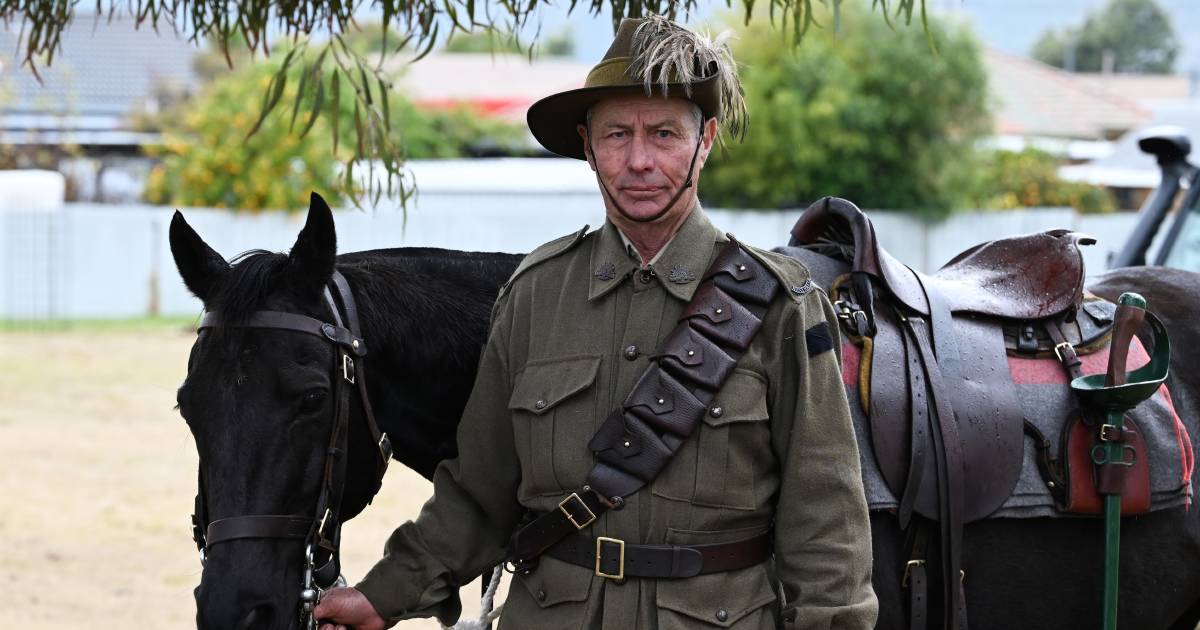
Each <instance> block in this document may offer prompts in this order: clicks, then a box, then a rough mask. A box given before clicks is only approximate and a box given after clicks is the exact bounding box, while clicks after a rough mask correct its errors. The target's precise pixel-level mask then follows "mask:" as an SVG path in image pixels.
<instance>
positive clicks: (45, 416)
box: [0, 324, 502, 630]
mask: <svg viewBox="0 0 1200 630" xmlns="http://www.w3.org/2000/svg"><path fill="white" fill-rule="evenodd" d="M193 338H194V335H193V333H191V332H190V331H188V330H187V329H186V328H185V327H183V326H163V325H161V324H160V325H144V326H139V327H133V328H129V329H104V328H99V329H86V328H83V329H73V330H65V331H50V332H41V331H38V332H11V331H8V332H5V331H0V497H2V498H3V502H2V504H0V540H3V541H4V543H3V544H0V591H3V592H4V594H5V600H6V608H7V614H6V615H5V617H6V618H8V619H9V621H8V622H6V624H5V625H9V624H11V625H12V626H15V627H20V628H24V629H26V630H42V629H50V628H55V629H57V628H65V627H79V626H80V623H81V622H82V623H83V624H84V625H86V626H88V627H96V628H115V627H134V628H166V629H174V628H194V627H195V623H194V621H193V619H194V616H195V602H194V600H193V599H192V589H193V588H194V587H195V586H196V584H197V583H199V580H200V563H199V560H198V558H197V556H196V552H195V547H194V546H193V544H192V541H191V533H190V524H189V515H190V514H191V511H192V499H193V496H194V494H195V483H196V452H195V447H194V445H193V443H192V439H191V435H190V434H189V433H188V430H187V427H186V426H185V425H184V422H183V420H182V419H181V418H180V417H179V415H178V413H177V412H176V411H175V410H174V409H173V408H172V407H173V406H174V404H175V389H176V387H178V385H179V383H180V382H181V381H182V379H183V376H184V373H185V371H186V362H187V354H188V349H189V348H190V347H191V343H192V340H193ZM430 490H431V486H430V484H429V483H428V482H427V481H425V480H424V479H422V478H421V477H419V476H417V475H416V474H415V473H413V472H411V471H409V470H408V469H406V468H404V467H403V466H400V465H398V464H397V465H393V466H391V468H390V469H389V471H388V476H387V479H386V480H385V482H384V487H383V490H382V492H381V493H380V494H379V496H378V497H377V498H376V500H375V503H374V504H373V505H372V506H371V507H369V508H368V509H367V511H366V512H364V513H363V515H361V516H359V517H358V518H357V519H355V520H353V521H351V522H350V523H347V524H346V526H345V529H344V532H343V540H344V542H343V547H342V550H343V570H344V572H345V575H346V578H347V579H348V580H349V581H350V582H351V583H353V582H354V581H355V580H356V579H358V578H359V577H361V576H362V574H363V573H364V572H365V571H366V570H367V569H368V568H369V567H370V566H371V564H372V563H373V562H374V561H375V560H376V559H377V558H378V557H379V554H380V552H381V549H382V545H383V542H384V540H385V539H386V538H387V535H388V534H389V533H390V532H391V530H392V528H393V527H395V526H396V525H397V524H399V523H401V522H403V521H404V520H407V519H409V518H412V517H413V516H415V515H416V514H417V513H418V511H419V510H420V507H421V504H422V503H423V502H424V500H425V499H426V498H427V496H428V494H429V492H430ZM478 593H479V586H478V584H474V585H471V586H469V587H466V588H464V589H463V604H464V609H465V610H464V616H466V615H471V616H474V615H475V614H477V612H478V596H477V594H478ZM501 601H502V599H501ZM397 627H399V628H413V629H417V628H433V629H436V628H438V627H439V625H438V624H437V623H436V622H434V621H429V620H420V621H416V620H414V621H410V622H404V623H401V624H400V625H399V626H397Z"/></svg>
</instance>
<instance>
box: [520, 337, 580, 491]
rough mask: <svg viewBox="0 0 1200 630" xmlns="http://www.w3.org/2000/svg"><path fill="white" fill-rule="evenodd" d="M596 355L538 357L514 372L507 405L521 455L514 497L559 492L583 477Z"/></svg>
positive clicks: (574, 484) (578, 481) (577, 483)
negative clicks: (516, 490) (514, 377)
mask: <svg viewBox="0 0 1200 630" xmlns="http://www.w3.org/2000/svg"><path fill="white" fill-rule="evenodd" d="M599 369H600V357H599V356H596V355H583V356H580V355H577V356H571V357H559V358H553V359H538V360H534V361H530V362H529V363H527V364H525V368H524V369H523V370H522V371H521V372H520V373H519V374H517V377H516V382H515V384H514V386H513V392H512V396H511V397H509V400H508V408H509V410H510V412H511V413H512V419H513V439H514V441H515V444H516V447H517V457H518V459H520V461H521V485H520V487H519V489H518V494H519V497H518V498H519V499H520V500H524V499H527V498H530V497H534V496H544V495H555V494H561V493H562V492H563V491H564V490H566V489H568V488H575V487H577V486H578V485H579V484H581V483H583V480H584V478H585V477H586V476H587V471H588V469H589V468H590V467H591V463H592V454H591V452H590V451H588V448H587V443H588V439H589V438H590V437H591V435H592V433H593V431H594V426H595V406H596V401H595V392H594V391H593V387H592V385H593V384H594V383H595V380H596V374H597V372H598V371H599Z"/></svg>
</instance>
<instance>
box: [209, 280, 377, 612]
mask: <svg viewBox="0 0 1200 630" xmlns="http://www.w3.org/2000/svg"><path fill="white" fill-rule="evenodd" d="M331 289H332V290H331ZM324 297H325V303H326V304H327V305H328V306H329V309H330V311H331V312H332V314H333V322H332V323H330V322H325V321H321V320H319V319H315V318H312V317H308V316H307V315H299V314H296V313H285V312H280V311H265V310H264V311H255V312H254V313H251V314H250V316H249V317H248V318H247V319H246V320H245V321H242V322H239V323H229V322H225V321H223V320H222V318H221V316H220V314H219V313H216V312H209V313H206V314H205V315H204V317H203V318H202V319H201V321H200V326H199V328H198V329H199V330H203V329H205V328H222V327H225V328H261V329H271V330H286V331H291V332H298V333H304V334H308V335H313V336H315V337H319V338H321V339H324V340H326V341H327V342H329V343H330V344H332V345H333V347H334V349H335V352H334V363H333V365H332V366H331V368H330V369H331V371H332V373H333V379H332V380H333V389H334V412H333V419H334V421H333V426H332V428H331V429H330V433H329V442H328V446H327V448H326V449H325V459H324V463H323V466H322V476H321V491H320V494H319V495H318V497H317V504H316V509H315V510H314V511H313V514H312V515H311V516H307V515H303V514H251V515H241V516H232V517H228V518H223V519H218V520H215V521H209V520H208V509H207V508H208V506H207V503H206V497H205V492H204V482H203V475H202V474H201V475H198V476H199V481H198V484H197V485H198V488H197V494H196V506H195V513H194V514H192V538H193V540H194V541H195V542H196V547H197V549H199V551H200V562H201V564H203V563H204V562H205V560H206V557H207V552H208V549H209V548H211V547H212V546H213V545H217V544H220V543H223V542H228V541H231V540H241V539H275V540H279V539H283V540H299V541H303V542H304V571H303V572H304V581H303V586H302V590H301V595H300V600H301V602H300V615H301V623H302V624H307V627H309V628H313V627H315V621H316V620H315V619H313V617H312V610H313V608H315V607H316V604H317V602H318V601H319V599H320V592H321V591H322V590H324V589H327V588H329V587H331V586H332V585H334V584H335V583H336V581H337V579H338V576H339V574H340V573H341V570H340V566H339V553H338V546H339V543H340V535H341V518H340V516H341V515H340V514H339V508H340V506H341V502H342V495H343V492H344V490H345V485H346V465H347V462H346V459H345V457H344V456H345V454H346V451H347V443H348V440H349V423H350V395H351V392H352V391H353V390H354V389H357V390H358V395H359V400H360V402H361V404H362V408H363V416H364V417H365V420H366V424H367V430H368V431H369V432H370V435H371V440H372V442H373V443H374V444H375V445H376V447H377V452H378V455H379V461H378V463H377V465H376V477H375V484H374V487H373V488H371V492H370V495H368V496H370V497H374V496H375V493H377V492H378V491H379V487H380V486H381V485H382V483H383V475H384V473H385V472H386V471H387V466H388V462H389V461H390V460H391V457H392V445H391V441H390V440H389V439H388V436H387V434H386V433H383V432H382V431H380V430H379V425H378V423H376V421H375V412H374V410H373V409H372V407H371V401H370V398H369V396H368V395H367V383H366V372H365V366H364V362H363V357H365V356H366V354H367V344H366V341H365V340H364V339H363V338H362V328H361V326H360V322H359V316H358V307H357V305H356V304H355V301H354V295H353V294H352V293H351V292H350V285H349V284H347V283H346V278H345V277H344V276H342V274H341V273H339V272H337V271H334V272H333V277H332V278H331V280H330V283H329V285H328V286H326V288H325V294H324Z"/></svg>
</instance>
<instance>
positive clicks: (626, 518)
mask: <svg viewBox="0 0 1200 630" xmlns="http://www.w3.org/2000/svg"><path fill="white" fill-rule="evenodd" d="M585 230H586V228H585ZM726 241H727V239H726V238H725V237H724V236H723V235H721V233H719V232H718V231H717V230H716V229H715V228H714V227H713V226H712V224H711V223H710V222H709V220H708V218H707V217H706V216H705V214H704V212H703V211H702V210H701V209H699V208H698V207H697V208H696V209H695V210H694V211H693V212H692V213H691V215H690V216H689V217H688V218H687V220H686V221H685V222H684V223H683V225H682V227H681V228H680V230H679V232H678V233H677V234H676V235H675V238H674V239H673V240H672V241H671V242H670V243H669V244H668V246H667V248H666V249H665V250H664V251H663V252H662V255H661V256H660V257H659V258H658V259H657V260H656V261H655V262H653V263H652V264H651V265H649V266H648V267H647V268H646V269H639V266H640V261H639V260H638V258H637V254H636V252H631V251H629V249H628V248H627V247H626V245H624V244H623V243H622V237H621V234H620V232H619V231H618V230H617V229H616V227H615V226H614V225H613V224H612V223H611V222H606V223H605V225H604V226H603V228H602V229H600V230H598V231H595V232H592V233H584V232H583V231H581V232H580V233H578V234H575V235H570V236H567V237H564V238H562V239H558V240H556V241H553V242H551V243H548V244H547V245H544V246H542V247H541V248H539V249H537V250H536V251H534V252H533V253H531V254H530V255H529V256H528V257H526V259H525V261H524V262H522V264H521V266H520V267H519V268H518V269H517V271H516V272H515V273H514V275H513V279H512V280H510V281H509V283H508V284H507V285H505V287H504V288H503V289H502V290H501V293H500V297H499V299H498V301H497V302H496V306H495V308H494V311H493V321H492V328H491V332H490V336H489V339H488V342H487V346H486V348H485V350H484V353H483V357H482V360H481V362H480V365H479V373H478V377H477V380H476V382H475V388H474V390H473V391H472V393H471V397H470V400H469V402H468V403H467V406H466V409H465V411H464V413H463V418H462V423H461V424H460V426H459V429H458V444H459V453H460V456H459V457H458V458H457V459H454V460H450V461H446V462H443V463H442V464H441V465H440V466H439V467H438V469H437V472H436V473H435V475H434V480H433V483H434V496H433V498H431V499H430V500H429V501H428V502H427V503H426V504H425V506H424V508H423V509H422V511H421V514H420V516H419V517H418V518H417V520H416V521H414V522H409V523H405V524H404V525H401V526H400V527H399V528H397V529H396V531H395V532H394V533H393V534H392V536H391V537H390V538H389V539H388V541H387V544H386V548H385V555H384V558H383V559H382V560H380V561H379V563H378V564H376V565H375V567H374V568H372V569H371V571H370V572H369V573H368V574H367V576H366V578H365V579H364V580H363V581H362V582H361V583H360V584H359V585H358V586H357V588H358V589H359V590H361V591H362V592H363V593H364V594H365V595H366V596H367V598H368V599H369V600H370V601H371V603H372V604H373V605H374V606H375V608H376V609H377V610H378V611H379V613H380V614H381V615H382V616H383V617H384V618H385V619H388V620H393V621H395V620H400V619H407V618H411V617H428V616H437V617H438V618H439V619H440V620H441V621H442V622H443V623H446V624H451V623H453V622H454V621H455V620H456V619H457V618H458V616H459V614H460V611H461V604H460V602H459V598H458V589H459V587H460V586H461V585H464V584H467V583H468V582H470V581H471V580H472V579H474V578H475V577H477V576H479V575H480V574H481V573H483V572H484V571H486V570H488V569H490V568H491V567H492V566H494V565H496V564H497V563H498V562H500V560H501V559H502V558H503V556H504V549H505V545H506V544H507V542H508V539H509V537H510V535H511V534H512V532H513V529H514V528H515V527H516V526H517V524H518V521H519V520H520V519H521V517H522V516H523V515H524V514H525V513H526V511H528V510H535V511H538V512H543V511H547V510H553V509H557V506H558V503H559V502H560V501H562V500H563V499H564V498H565V497H567V496H568V495H569V494H570V493H571V492H573V491H575V490H577V489H578V488H579V487H580V486H581V485H582V484H583V483H584V479H585V478H586V476H587V473H588V471H589V470H590V469H591V467H592V464H593V456H592V453H591V452H590V451H589V450H588V448H587V443H588V441H589V440H590V439H591V437H592V435H593V434H594V433H595V432H596V430H597V429H598V428H599V426H600V424H601V422H603V421H604V419H605V417H607V416H608V414H609V412H610V411H611V410H613V409H615V408H617V407H618V406H619V405H620V404H621V402H622V401H623V400H624V398H625V396H626V395H627V394H628V392H629V391H630V390H631V389H632V388H633V385H634V383H635V382H636V381H637V379H638V377H639V376H640V375H641V374H642V372H643V371H644V370H645V369H646V367H647V366H648V364H649V363H648V361H649V359H648V357H649V356H650V355H652V354H653V353H654V351H655V348H657V347H658V345H659V343H660V342H661V341H662V339H663V337H664V336H665V335H666V334H667V333H668V332H669V331H670V330H671V329H672V328H673V327H674V326H675V324H676V320H677V319H678V317H679V316H680V314H681V313H682V311H683V308H684V306H685V305H686V304H687V302H688V301H689V300H690V299H691V297H692V293H693V292H694V291H695V290H696V287H697V285H698V284H699V282H700V280H701V276H702V274H703V272H704V270H705V269H707V268H708V266H709V264H710V263H711V262H712V261H713V260H714V259H715V257H716V255H717V254H718V253H719V247H718V245H720V244H721V243H724V242H726ZM753 253H754V255H755V256H756V257H757V258H759V259H760V260H762V261H763V262H764V263H765V264H766V265H767V266H768V268H769V269H770V270H771V271H772V272H773V273H775V274H776V275H777V276H778V277H779V279H780V280H781V282H782V290H781V291H780V292H779V293H777V294H776V298H775V301H774V302H773V303H772V304H771V307H770V309H769V310H768V312H767V315H766V316H765V318H764V321H763V326H762V328H761V329H760V330H759V333H758V335H757V336H756V337H755V339H754V341H753V343H752V344H751V347H750V349H749V351H747V352H746V354H745V355H744V356H743V357H742V358H741V360H740V361H739V363H738V367H737V368H736V369H735V371H734V373H733V374H732V375H731V376H730V377H729V379H728V380H727V381H726V382H725V384H724V385H723V387H722V389H721V390H720V391H719V392H718V393H717V396H716V398H715V402H714V404H716V405H720V406H721V407H722V408H723V413H721V414H719V417H713V415H712V414H707V415H705V417H704V419H703V421H702V422H701V423H700V426H699V427H697V429H696V431H695V433H693V434H692V436H691V437H689V438H688V439H687V441H685V442H684V443H683V445H682V446H681V447H680V448H679V450H678V452H677V453H676V454H675V456H674V457H673V458H672V459H671V461H670V462H669V463H668V465H667V467H666V468H665V469H664V470H663V472H662V473H661V474H660V475H659V476H658V478H657V479H655V480H654V481H653V482H652V483H650V484H648V485H647V486H646V487H645V488H643V489H642V490H641V491H639V492H638V493H636V494H634V495H632V496H630V497H628V498H627V499H626V505H625V507H624V508H623V509H621V510H619V511H612V510H610V511H608V512H606V513H604V514H603V515H601V516H600V517H599V518H598V519H597V521H596V523H595V524H593V525H592V526H591V527H590V528H589V529H588V530H587V534H588V535H589V536H607V537H612V538H619V539H622V540H624V541H626V542H627V543H630V544H664V543H666V544H702V543H715V542H728V541H734V540H739V539H744V538H748V537H751V536H754V535H756V534H758V533H761V532H764V531H767V530H768V529H771V528H772V526H773V527H774V530H773V531H774V557H773V559H772V560H770V561H767V562H765V563H763V564H760V565H758V566H754V567H750V568H747V569H741V570H736V571H728V572H724V573H712V574H707V575H699V576H695V577H692V578H686V579H676V580H670V579H661V580H655V579H640V578H628V579H627V580H626V581H624V582H623V583H618V582H615V581H613V580H610V579H607V578H604V577H599V576H597V575H595V574H594V573H593V571H592V570H591V569H588V568H583V567H579V566H575V565H573V564H568V563H565V562H561V561H559V560H556V559H554V558H550V557H548V556H543V557H542V558H541V559H540V561H539V563H538V564H537V566H536V568H535V569H534V570H532V571H531V572H529V573H528V574H517V575H515V576H514V578H513V584H512V586H511V588H510V589H509V596H508V600H507V602H506V603H505V606H504V611H503V614H502V615H501V616H500V628H501V630H527V629H538V630H543V629H544V630H558V629H572V630H600V629H603V630H634V629H639V630H655V629H658V630H676V629H681V628H716V627H720V628H736V629H738V630H773V629H776V628H786V629H788V630H791V629H798V628H806V629H807V628H871V627H873V626H874V624H875V619H876V616H877V613H878V603H877V601H876V599H875V594H874V592H873V591H872V589H871V530H870V526H869V523H868V520H867V508H866V502H865V499H864V496H863V490H862V482H861V480H860V472H859V459H858V448H857V446H856V444H855V441H854V432H853V428H852V426H851V422H850V415H849V410H848V408H847V403H846V398H845V390H844V388H843V386H842V378H841V372H840V369H839V356H838V354H837V352H838V351H839V349H840V347H841V346H840V339H839V333H838V327H837V320H836V318H835V315H834V313H833V309H832V307H831V305H830V303H829V300H828V299H827V298H826V297H825V295H824V294H823V293H822V292H821V291H820V290H819V289H812V288H811V287H812V285H811V284H810V283H809V282H808V272H807V270H806V269H805V268H804V267H803V265H801V264H800V263H799V262H797V261H794V260H791V259H789V258H786V257H783V256H780V255H777V254H773V253H769V252H763V251H760V250H753ZM822 325H824V326H822ZM822 328H827V330H828V334H826V335H824V336H822V335H821V334H819V333H820V330H821V329H822ZM810 331H812V332H810ZM806 332H810V334H809V335H806ZM830 337H832V344H830V343H829V340H830ZM810 341H812V342H814V343H813V344H811V347H810V343H809V342H810ZM831 348H832V349H831Z"/></svg>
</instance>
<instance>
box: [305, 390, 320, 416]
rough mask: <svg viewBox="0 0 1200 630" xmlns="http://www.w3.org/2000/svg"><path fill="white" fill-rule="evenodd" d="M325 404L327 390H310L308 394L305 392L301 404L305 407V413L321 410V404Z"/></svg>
mask: <svg viewBox="0 0 1200 630" xmlns="http://www.w3.org/2000/svg"><path fill="white" fill-rule="evenodd" d="M324 402H325V390H323V389H310V390H308V391H307V392H304V398H303V399H301V403H302V405H303V406H304V410H305V411H314V410H316V409H320V407H321V404H322V403H324Z"/></svg>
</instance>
